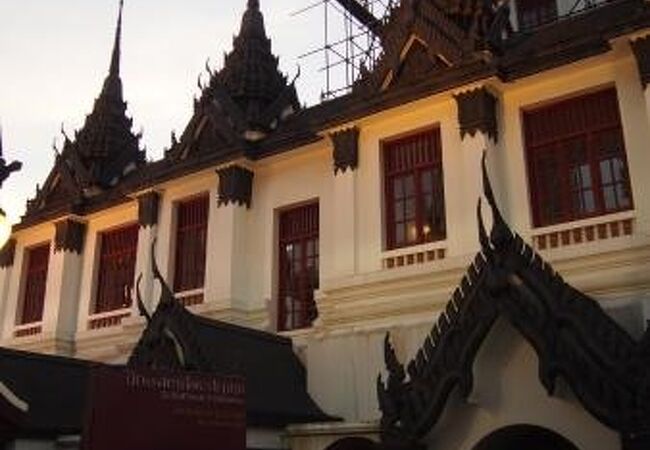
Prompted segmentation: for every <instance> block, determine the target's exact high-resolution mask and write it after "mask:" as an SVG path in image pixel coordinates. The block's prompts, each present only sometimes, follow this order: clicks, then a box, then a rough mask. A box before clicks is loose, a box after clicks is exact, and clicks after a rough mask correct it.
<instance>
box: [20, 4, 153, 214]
mask: <svg viewBox="0 0 650 450" xmlns="http://www.w3.org/2000/svg"><path fill="white" fill-rule="evenodd" d="M121 34H122V3H121V2H120V12H119V16H118V22H117V28H116V31H115V43H114V46H113V52H112V55H111V62H110V68H109V71H108V76H107V77H106V79H105V80H104V85H103V87H102V90H101V92H100V94H99V96H98V97H97V99H96V100H95V104H94V107H93V110H92V112H91V113H90V114H89V115H88V116H86V120H85V122H84V125H83V127H82V128H81V129H80V130H79V131H76V132H75V134H74V136H73V137H72V138H70V137H68V136H67V135H66V134H65V132H63V130H62V132H63V134H64V143H63V148H62V150H61V151H60V152H59V151H58V150H55V151H56V158H55V163H54V167H53V169H52V171H51V172H50V174H49V176H48V178H47V180H46V181H45V184H44V185H43V188H42V189H39V190H38V191H37V194H36V198H34V199H31V200H29V201H28V202H27V211H26V213H25V216H26V217H29V216H33V215H38V214H40V212H41V211H44V210H53V209H57V208H59V207H60V206H61V205H63V206H66V207H71V208H72V207H77V208H78V207H81V206H82V205H83V204H84V203H86V202H89V201H94V198H95V197H97V196H98V195H100V194H101V193H102V192H103V191H105V190H107V189H110V188H111V187H113V186H116V185H117V184H118V183H119V182H120V181H122V180H123V179H124V178H126V177H128V176H129V175H130V174H133V173H134V172H135V171H136V170H138V169H139V168H141V167H142V166H143V165H144V163H145V152H144V151H142V150H140V147H139V139H140V136H138V135H135V134H134V133H133V132H132V130H131V128H132V120H131V119H130V118H128V117H127V116H126V102H125V101H124V98H123V95H122V80H121V78H120V40H121Z"/></svg>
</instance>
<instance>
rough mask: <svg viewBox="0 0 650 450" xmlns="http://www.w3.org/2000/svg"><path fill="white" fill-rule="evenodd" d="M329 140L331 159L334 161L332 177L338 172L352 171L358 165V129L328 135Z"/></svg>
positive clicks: (353, 128)
mask: <svg viewBox="0 0 650 450" xmlns="http://www.w3.org/2000/svg"><path fill="white" fill-rule="evenodd" d="M329 137H330V139H331V140H332V144H333V146H334V149H333V151H332V157H333V160H334V175H337V174H338V173H339V171H340V172H341V173H345V171H346V170H348V169H350V171H354V170H356V169H357V167H358V165H359V128H358V127H351V128H346V129H344V130H340V131H336V132H334V133H330V135H329Z"/></svg>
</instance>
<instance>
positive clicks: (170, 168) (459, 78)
mask: <svg viewBox="0 0 650 450" xmlns="http://www.w3.org/2000/svg"><path fill="white" fill-rule="evenodd" d="M403 3H404V4H406V3H413V5H420V6H417V8H416V7H415V6H410V7H408V8H411V9H408V8H407V7H406V6H405V7H403V8H402V7H401V8H402V9H398V10H396V11H394V14H393V16H394V19H393V20H394V23H391V22H389V23H388V24H387V25H386V26H385V27H386V28H385V29H386V30H387V33H388V35H387V36H386V37H385V38H384V39H385V40H386V46H387V47H386V51H385V55H384V58H383V59H382V61H385V62H380V64H379V65H378V67H377V69H376V70H375V71H374V72H373V73H371V74H367V75H366V77H365V78H364V79H363V80H362V81H360V85H359V87H358V88H356V89H354V90H353V92H351V93H350V94H348V95H345V96H342V97H339V98H337V99H334V100H331V101H327V102H323V103H320V104H318V105H315V106H313V107H310V108H307V109H302V110H297V103H296V102H297V100H296V97H295V90H294V87H293V84H290V83H286V80H285V79H284V77H283V76H282V75H281V74H279V72H278V71H277V60H276V59H275V57H274V56H273V55H272V54H271V53H270V41H269V40H268V39H267V38H266V34H265V31H264V26H263V18H262V15H261V13H260V11H259V8H258V6H259V5H258V2H255V1H251V2H249V5H248V8H247V10H246V13H245V14H244V17H243V19H242V27H241V30H240V36H238V37H237V38H235V41H234V44H233V45H234V49H233V51H232V52H231V53H230V54H229V56H228V57H227V58H226V63H225V67H224V69H222V71H221V72H218V73H215V74H213V75H212V76H211V80H210V83H209V84H208V85H207V86H204V87H203V94H202V96H201V98H200V99H199V100H197V103H196V108H195V113H194V115H193V117H192V119H191V120H190V121H189V123H188V126H187V128H186V130H185V132H184V133H183V135H182V137H181V139H179V140H178V141H174V143H173V145H172V147H171V148H170V149H169V151H168V152H167V153H166V157H165V158H164V159H162V160H159V161H156V162H154V163H151V164H147V165H146V166H143V167H142V168H141V169H140V170H138V171H137V173H134V174H133V175H131V176H129V177H125V178H124V179H122V180H121V181H120V183H119V184H118V185H117V186H115V187H112V188H108V189H105V190H104V191H102V192H100V193H97V195H96V196H94V197H93V198H92V199H86V201H85V202H82V203H79V202H75V199H76V198H77V197H78V195H77V196H75V195H74V194H75V193H74V192H73V193H72V194H67V193H65V192H64V194H62V195H60V196H59V201H58V202H57V201H54V200H50V201H48V202H47V207H43V208H41V209H34V208H30V209H29V210H28V214H27V215H26V216H25V217H24V218H23V220H22V221H21V223H20V224H18V225H17V226H16V227H15V228H16V229H20V228H25V227H28V226H31V225H33V224H36V223H39V222H42V221H45V220H49V219H52V218H55V217H57V216H60V215H62V214H65V213H69V212H74V213H77V214H87V213H90V212H93V211H97V210H100V209H102V208H106V207H108V206H112V205H115V204H119V203H121V202H126V201H130V199H129V198H128V197H127V194H129V193H131V192H134V191H137V190H141V189H144V188H147V187H151V186H152V185H155V184H156V183H160V182H163V181H167V180H170V179H173V178H176V177H180V176H183V175H186V174H189V173H192V172H196V171H199V170H202V169H206V168H209V167H211V166H214V165H215V164H220V163H224V162H227V161H230V160H234V159H237V158H242V157H243V158H249V159H251V160H256V159H260V158H265V157H268V156H270V155H274V154H278V153H281V152H286V151H291V150H293V149H295V148H297V147H300V146H301V145H304V144H307V143H312V142H316V141H318V140H319V139H320V137H319V133H320V132H322V131H323V130H325V129H327V128H329V127H334V126H338V125H342V124H345V123H349V122H352V121H354V120H358V119H360V118H362V117H366V116H368V115H370V114H374V113H378V112H380V111H383V110H386V109H388V108H393V107H396V106H399V105H404V104H407V103H409V102H412V101H415V100H418V99H421V98H424V97H427V96H430V95H433V94H436V93H440V92H444V91H446V90H449V89H453V88H458V87H461V86H463V85H467V84H470V83H473V82H478V81H480V80H485V79H488V78H491V77H497V78H499V79H501V80H502V81H504V82H510V81H514V80H518V79H520V78H522V77H526V76H529V75H532V74H535V73H538V72H541V71H545V70H549V69H552V68H555V67H560V66H562V65H566V64H569V63H572V62H575V61H578V60H581V59H584V58H587V57H590V56H594V55H597V54H602V53H605V52H607V51H609V49H610V45H609V40H610V39H612V38H615V37H617V36H621V35H623V34H626V33H630V32H633V31H635V30H638V29H641V28H644V27H648V26H650V5H649V4H648V3H647V2H645V1H643V0H612V1H610V2H608V3H605V4H600V5H598V7H595V8H591V9H588V10H587V11H585V12H584V13H582V14H579V15H576V16H574V17H569V18H566V19H562V20H559V21H556V22H552V23H549V24H547V25H545V26H543V27H540V28H537V29H535V30H534V32H521V33H515V34H511V35H509V36H508V37H507V38H505V39H503V40H498V39H492V38H491V36H492V35H494V34H495V33H493V32H494V30H495V29H496V30H502V31H504V34H503V35H504V36H507V35H508V33H507V27H506V28H504V25H503V24H502V23H501V22H499V17H500V16H499V14H498V11H493V12H490V11H489V10H488V9H484V6H481V5H480V4H479V3H480V2H474V1H472V2H469V3H468V5H469V7H471V8H470V10H471V11H475V12H477V13H479V12H480V14H478V15H477V16H476V17H478V18H483V19H486V20H478V21H477V22H476V24H475V25H476V27H478V28H476V27H474V28H472V27H469V28H468V27H467V23H469V22H467V21H465V20H464V19H463V20H461V19H462V17H464V15H461V16H459V15H458V14H456V13H454V11H455V9H454V7H453V5H455V4H456V1H455V0H453V1H450V2H443V4H444V5H448V7H449V8H451V9H448V10H447V9H441V8H442V7H441V6H438V7H436V8H434V6H435V5H433V4H432V3H431V2H430V1H429V0H420V1H419V2H418V1H416V2H403ZM450 5H451V6H450ZM404 8H407V9H404ZM413 8H415V9H413ZM445 8H446V7H445ZM472 8H474V9H472ZM477 8H478V9H477ZM403 11H406V12H409V11H410V12H411V13H412V14H411V16H410V17H411V20H407V19H408V18H409V14H410V13H409V14H406V12H403ZM443 13H444V14H443ZM427 17H429V18H430V19H431V20H429V19H427V20H424V19H426V18H427ZM472 17H474V16H472ZM434 19H435V20H434ZM487 19H491V20H492V22H489V20H487ZM470 22H471V23H474V21H473V19H472V21H470ZM464 23H465V25H463V24H464ZM487 24H490V25H492V24H493V25H494V27H496V28H494V27H492V26H488V25H487ZM445 27H448V28H449V29H450V30H456V31H454V32H453V33H451V32H450V33H451V34H450V36H451V35H453V36H457V37H458V39H459V40H458V42H459V44H453V45H452V47H450V48H458V49H460V50H462V52H461V53H462V57H460V58H458V59H454V60H453V64H448V63H449V62H451V61H452V60H451V59H448V60H447V61H446V62H444V61H442V59H441V58H440V57H439V54H440V52H441V51H442V50H438V51H436V52H432V51H430V50H429V48H433V47H435V48H438V47H437V46H440V45H442V44H444V42H442V43H440V42H438V41H436V36H437V34H440V32H441V30H444V29H446V28H445ZM392 29H395V30H396V31H394V32H390V30H392ZM410 32H412V33H414V34H415V35H416V36H419V37H420V39H421V40H422V41H423V42H431V45H430V47H429V48H423V47H421V45H422V44H420V43H419V41H418V43H416V44H414V45H413V46H411V50H410V51H408V52H407V53H406V59H399V58H397V55H398V54H401V50H402V47H400V45H404V44H406V43H407V42H408V40H409V36H410V34H409V33H410ZM497 34H498V33H497ZM492 37H493V36H492ZM390 42H394V43H393V44H391V43H390ZM449 42H452V41H449ZM470 44H471V45H470ZM450 45H451V44H450ZM418 46H420V47H418ZM244 49H249V50H251V53H255V54H256V55H258V56H256V57H254V58H251V57H247V54H248V53H247V52H246V51H244ZM253 49H254V50H255V52H253ZM391 49H393V50H391ZM398 49H399V50H400V51H398ZM387 55H393V56H392V57H391V56H387ZM409 58H412V60H410V59H409ZM443 62H444V64H443ZM422 67H425V68H426V67H428V69H427V70H426V71H425V72H427V73H426V76H424V77H421V76H411V75H413V74H416V75H417V74H419V73H421V72H422ZM390 70H393V71H394V74H395V75H394V76H396V77H397V78H395V79H394V80H393V81H391V83H388V87H387V88H385V89H381V85H382V82H380V81H378V80H385V75H386V74H387V73H388V71H390ZM249 71H250V75H248V76H242V77H241V78H237V76H236V74H245V73H246V74H247V73H248V72H249ZM409 74H410V75H409ZM400 76H401V77H403V78H401V79H400ZM373 80H374V81H373ZM267 84H268V88H264V89H262V87H261V86H262V85H264V86H266V85H267ZM283 86H284V87H283ZM271 98H275V100H273V101H271ZM242 105H244V106H245V107H244V106H242ZM255 105H257V106H255ZM242 108H243V109H242ZM264 108H267V109H265V111H269V115H267V114H261V115H259V114H257V112H260V111H262V110H263V109H264ZM281 110H284V111H287V112H289V111H290V110H293V111H294V113H293V114H287V115H283V114H280V119H281V120H278V121H276V120H275V119H273V120H270V121H268V122H267V121H262V122H259V121H258V119H259V118H260V117H272V116H275V114H276V113H278V111H281ZM246 111H250V113H248V112H246ZM256 111H257V112H256ZM271 112H273V113H272V114H271ZM282 117H283V119H282ZM276 118H277V117H276ZM256 124H257V125H256ZM265 124H267V125H269V126H270V125H271V124H275V125H276V128H275V129H271V128H273V127H270V128H269V127H267V128H265ZM256 127H257V128H256ZM264 130H266V131H264ZM245 131H258V132H260V133H262V134H261V135H260V136H262V135H263V136H265V137H263V138H261V139H259V140H252V141H251V140H247V139H245V138H244V137H243V133H244V132H245ZM190 155H191V156H190ZM57 164H58V163H57ZM53 173H59V172H58V170H57V168H56V167H55V170H54V171H53ZM60 174H61V177H59V178H60V179H63V178H65V177H66V176H67V172H66V171H65V170H61V171H60ZM50 178H52V179H54V180H56V177H54V176H51V177H50ZM51 183H54V181H51V180H50V179H48V182H46V186H47V185H48V184H51ZM41 191H42V192H41V194H39V196H37V198H45V194H44V192H43V191H45V188H44V189H42V190H41ZM73 191H74V189H73ZM52 196H53V197H55V195H54V194H52Z"/></svg>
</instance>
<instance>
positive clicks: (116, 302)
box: [92, 223, 140, 314]
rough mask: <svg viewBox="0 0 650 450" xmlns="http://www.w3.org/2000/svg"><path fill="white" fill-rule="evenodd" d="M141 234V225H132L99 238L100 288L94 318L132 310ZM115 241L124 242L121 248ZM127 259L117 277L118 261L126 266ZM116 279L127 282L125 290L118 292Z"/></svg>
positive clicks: (103, 234) (123, 283) (97, 288)
mask: <svg viewBox="0 0 650 450" xmlns="http://www.w3.org/2000/svg"><path fill="white" fill-rule="evenodd" d="M139 230H140V227H139V225H138V223H131V224H127V225H123V226H120V227H118V228H113V229H110V230H105V231H102V232H101V233H100V234H99V251H98V265H97V267H98V274H97V286H96V288H95V301H94V303H93V312H92V314H103V313H109V312H112V311H118V310H121V309H125V308H128V307H130V306H131V303H132V298H131V296H130V290H131V289H132V288H133V283H134V279H135V266H136V261H137V254H138V237H139V236H138V235H139ZM130 233H132V234H130ZM114 239H119V240H120V243H119V244H120V245H119V246H117V247H118V248H115V247H116V245H115V243H114V242H111V241H112V240H114ZM109 245H110V246H111V248H110V249H109V248H108V246H109ZM109 250H110V252H109ZM124 258H126V261H125V262H124V264H123V265H124V267H119V268H117V274H116V273H115V272H114V271H113V269H115V267H114V262H115V261H114V260H115V259H117V260H118V261H117V262H118V265H122V260H123V259H124ZM106 264H108V265H109V266H106ZM116 278H120V279H122V278H123V279H122V280H121V281H122V287H121V288H115V286H114V280H115V279H116ZM111 280H113V281H111Z"/></svg>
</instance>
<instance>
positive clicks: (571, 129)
mask: <svg viewBox="0 0 650 450" xmlns="http://www.w3.org/2000/svg"><path fill="white" fill-rule="evenodd" d="M536 115H539V117H536ZM544 115H545V116H544ZM543 117H546V122H547V123H546V124H545V123H544V119H543ZM590 118H596V120H589V119H590ZM534 121H537V123H533V122H534ZM522 125H523V134H524V142H525V155H526V167H527V172H528V188H529V196H530V203H531V211H532V220H533V226H534V227H536V228H538V227H546V226H551V225H556V224H561V223H567V222H572V221H576V220H582V219H589V218H593V217H598V216H603V215H606V214H613V213H618V212H622V211H628V210H631V209H633V208H634V200H633V196H632V189H631V184H630V178H629V172H628V164H627V151H626V148H625V138H624V136H623V127H622V123H621V117H620V111H619V106H618V96H617V92H616V89H615V87H606V88H603V89H599V90H597V91H594V92H588V93H585V94H581V95H577V96H573V97H571V98H568V99H563V100H559V101H556V102H553V103H550V104H547V105H544V106H540V107H536V108H533V109H529V110H524V111H523V114H522ZM562 128H564V130H561V129H562ZM607 134H609V135H610V137H613V138H614V139H616V144H617V145H615V146H614V147H615V148H616V151H615V152H613V153H610V154H609V155H606V156H609V158H605V157H604V156H603V154H604V153H605V152H606V149H604V148H603V147H602V146H601V145H602V144H603V141H604V139H605V137H606V136H607ZM540 136H543V137H540ZM571 145H574V148H573V149H571V148H570V146H571ZM576 149H578V150H576ZM579 153H582V154H583V155H582V156H581V155H579ZM578 158H581V161H578V162H576V161H577V159H578ZM545 159H547V160H548V161H550V163H548V164H553V165H554V166H555V170H553V181H552V184H553V186H554V188H555V189H556V190H557V192H556V193H555V195H553V194H549V192H548V189H545V188H544V185H545V184H549V181H546V183H545V178H544V175H543V166H542V160H545ZM613 159H618V160H619V164H620V165H621V172H620V173H619V175H620V176H621V178H617V177H616V176H615V177H614V178H616V179H615V180H614V182H607V181H603V173H602V168H601V164H602V163H608V162H611V161H612V160H613ZM587 166H588V168H587ZM608 167H610V169H611V165H608ZM572 171H573V176H574V177H575V178H574V179H573V181H572V180H571V177H572ZM585 176H586V178H587V179H588V182H585V181H583V178H585ZM610 176H612V174H610ZM576 180H577V182H578V183H581V184H582V186H579V187H577V188H576V187H574V186H571V183H572V182H576ZM604 187H610V188H612V187H613V189H614V190H615V196H616V199H615V202H616V203H617V204H618V206H616V207H608V206H607V204H606V203H607V199H606V198H605V194H604ZM619 189H620V191H619ZM621 192H622V193H623V194H622V195H623V196H625V199H626V200H627V203H628V204H627V205H625V204H623V203H624V202H623V200H621V199H620V198H619V194H621ZM575 193H579V194H578V195H577V197H576V196H575V195H574V194H575ZM585 193H587V194H588V197H586V196H585ZM576 198H579V202H585V199H586V198H589V199H590V201H589V203H590V204H591V203H593V208H592V207H588V208H586V209H591V210H587V211H580V210H579V208H576V207H575V200H576ZM549 199H551V200H552V202H553V204H556V205H557V206H556V207H557V208H559V213H557V217H547V216H549V214H548V212H545V211H544V205H545V204H548V203H549Z"/></svg>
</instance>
